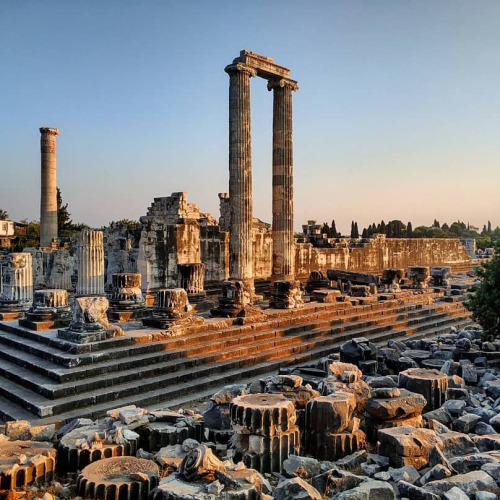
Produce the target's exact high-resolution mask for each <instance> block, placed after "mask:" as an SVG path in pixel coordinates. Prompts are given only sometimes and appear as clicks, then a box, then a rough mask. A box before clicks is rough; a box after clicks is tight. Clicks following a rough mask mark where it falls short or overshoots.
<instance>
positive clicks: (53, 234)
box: [40, 127, 60, 248]
mask: <svg viewBox="0 0 500 500" xmlns="http://www.w3.org/2000/svg"><path fill="white" fill-rule="evenodd" d="M40 134H41V137H40V152H41V163H42V177H41V199H40V247H42V248H51V247H52V240H54V239H57V144H56V135H59V134H60V131H59V130H58V129H57V128H50V127H42V128H41V129H40Z"/></svg>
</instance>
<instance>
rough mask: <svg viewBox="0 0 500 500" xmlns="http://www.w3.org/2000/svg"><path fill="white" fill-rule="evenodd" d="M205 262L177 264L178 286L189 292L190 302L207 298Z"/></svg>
mask: <svg viewBox="0 0 500 500" xmlns="http://www.w3.org/2000/svg"><path fill="white" fill-rule="evenodd" d="M204 283H205V264H201V263H194V264H177V286H178V287H179V288H184V290H186V292H187V296H188V298H189V302H191V303H193V304H195V303H198V302H202V301H203V300H205V298H206V296H207V294H206V293H205V290H204Z"/></svg>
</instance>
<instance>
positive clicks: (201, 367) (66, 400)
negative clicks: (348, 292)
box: [0, 316, 454, 417]
mask: <svg viewBox="0 0 500 500" xmlns="http://www.w3.org/2000/svg"><path fill="white" fill-rule="evenodd" d="M417 319H419V318H417ZM450 321H454V317H453V316H446V317H444V318H442V319H436V318H433V319H431V320H430V321H427V322H420V321H419V324H420V326H416V327H414V331H415V332H416V331H419V330H422V329H425V328H429V327H437V326H439V325H442V324H446V323H449V322H450ZM390 326H391V328H390V329H388V332H386V333H385V335H386V336H387V337H388V338H393V337H395V336H398V335H400V334H401V333H398V332H396V331H394V330H397V329H395V328H394V325H390ZM402 328H404V325H401V326H400V329H402ZM327 333H328V332H325V335H326V334H327ZM412 333H413V332H412ZM380 334H384V331H383V330H382V331H381V332H380ZM358 335H359V333H358V332H356V333H355V334H354V335H349V336H345V335H343V336H341V337H340V336H337V337H336V342H337V343H338V342H339V341H340V339H341V341H342V342H344V341H345V340H347V338H352V337H353V336H358ZM285 341H286V343H285V345H283V342H281V339H280V340H277V341H275V342H273V343H269V342H267V341H264V342H257V343H255V344H250V345H245V346H243V347H237V348H232V349H228V350H225V351H222V352H214V353H213V354H211V355H204V356H202V357H201V358H196V357H195V358H191V359H189V361H188V362H187V363H189V366H188V368H186V363H184V364H181V365H180V368H182V369H181V370H178V371H176V372H174V373H175V374H172V373H167V374H166V375H163V376H157V377H153V380H148V379H147V378H146V379H145V380H143V377H142V376H141V381H142V383H141V384H140V385H138V384H137V371H135V374H134V377H133V378H132V380H131V381H130V382H125V383H120V384H116V385H112V386H111V387H105V388H104V389H98V390H92V391H87V392H85V393H79V394H76V395H72V396H68V397H63V398H60V399H57V400H50V399H48V398H46V397H44V396H43V395H41V394H37V393H34V392H32V391H30V390H28V389H26V388H25V387H23V386H21V385H19V384H17V383H15V382H12V381H11V380H7V379H4V380H3V381H2V382H3V383H2V384H0V394H2V395H4V396H7V397H9V398H10V399H12V400H13V401H15V402H16V403H18V404H21V405H22V406H23V407H25V408H27V409H29V410H30V411H33V412H34V413H36V414H37V415H38V416H40V417H46V416H51V415H54V414H59V413H63V412H67V411H69V410H71V409H74V408H84V407H86V406H91V405H95V404H100V403H105V402H106V401H110V402H113V401H114V400H115V399H116V398H120V399H125V398H127V397H133V396H134V395H135V394H138V393H143V392H147V393H150V392H152V391H153V392H154V391H155V390H157V389H159V388H161V387H164V388H165V389H164V391H167V392H168V391H169V390H173V389H169V388H170V387H171V386H174V385H175V388H177V387H178V386H182V384H183V383H184V382H185V381H186V380H188V381H190V383H191V384H192V380H193V379H194V378H195V377H200V376H204V377H207V376H211V375H212V374H213V373H214V372H216V373H217V372H219V371H220V370H221V369H224V370H225V369H227V366H225V365H224V364H221V362H222V361H224V360H226V359H234V360H235V362H236V364H237V365H239V366H245V365H246V364H248V363H255V362H256V361H255V360H256V359H266V360H268V359H275V358H283V357H286V356H290V355H292V354H293V353H300V352H303V351H309V350H313V349H315V348H317V347H318V346H319V345H328V344H331V343H332V342H333V341H334V339H332V338H331V337H330V338H328V337H326V338H325V337H324V336H321V337H319V338H318V337H317V336H314V335H313V338H312V339H310V340H309V339H307V340H306V339H304V337H303V334H298V335H297V336H296V338H295V339H293V338H292V339H285ZM290 341H293V342H290ZM238 360H239V361H238ZM200 383H201V382H199V381H198V380H197V382H196V384H195V386H196V387H198V385H199V384H200Z"/></svg>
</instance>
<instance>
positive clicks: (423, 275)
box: [406, 266, 431, 290]
mask: <svg viewBox="0 0 500 500" xmlns="http://www.w3.org/2000/svg"><path fill="white" fill-rule="evenodd" d="M406 275H407V276H408V279H409V280H410V281H411V284H410V287H411V288H417V289H419V290H423V289H425V288H427V286H428V283H429V280H430V279H431V278H430V275H429V268H428V267H426V266H410V267H408V270H407V271H406Z"/></svg>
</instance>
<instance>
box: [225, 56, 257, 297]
mask: <svg viewBox="0 0 500 500" xmlns="http://www.w3.org/2000/svg"><path fill="white" fill-rule="evenodd" d="M225 71H226V72H227V73H228V74H229V201H230V206H231V225H230V238H229V276H230V278H231V279H235V280H241V281H243V282H244V283H245V286H246V287H248V288H249V290H250V292H251V293H252V294H253V248H252V244H253V241H252V225H253V210H252V144H251V138H252V137H251V128H250V77H251V76H255V75H256V72H255V70H253V69H251V68H248V67H247V66H245V65H244V64H233V65H230V66H227V67H226V69H225Z"/></svg>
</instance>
